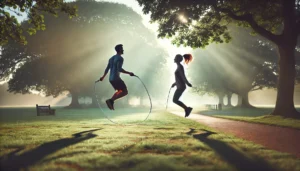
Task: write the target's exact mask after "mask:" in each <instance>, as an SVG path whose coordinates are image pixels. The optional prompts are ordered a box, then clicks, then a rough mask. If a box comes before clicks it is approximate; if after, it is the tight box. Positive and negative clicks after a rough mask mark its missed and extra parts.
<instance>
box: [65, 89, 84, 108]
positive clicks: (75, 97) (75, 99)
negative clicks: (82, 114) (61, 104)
mask: <svg viewBox="0 0 300 171" xmlns="http://www.w3.org/2000/svg"><path fill="white" fill-rule="evenodd" d="M71 94H72V101H71V103H70V105H69V106H68V108H80V107H81V106H80V104H79V101H78V94H77V93H76V92H71Z"/></svg>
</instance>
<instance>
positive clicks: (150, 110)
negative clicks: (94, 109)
mask: <svg viewBox="0 0 300 171" xmlns="http://www.w3.org/2000/svg"><path fill="white" fill-rule="evenodd" d="M133 77H136V78H138V79H139V80H140V82H141V83H142V84H143V86H144V88H145V90H146V92H147V94H148V97H149V101H150V108H149V113H148V115H147V117H146V118H145V119H144V120H142V121H141V122H144V121H146V120H147V119H148V117H149V116H150V114H151V112H152V100H151V97H150V94H149V91H148V89H147V87H146V85H145V84H144V82H143V81H142V80H141V79H140V77H138V76H137V75H133ZM96 84H97V82H95V84H94V94H95V97H96V100H97V103H98V106H99V108H100V110H101V111H102V113H103V114H104V116H105V117H106V119H108V120H109V121H110V122H111V123H114V124H119V123H117V122H115V121H113V120H111V119H110V118H109V117H108V116H107V115H106V113H105V112H104V110H103V109H102V107H101V105H100V103H99V98H98V95H97V94H96Z"/></svg>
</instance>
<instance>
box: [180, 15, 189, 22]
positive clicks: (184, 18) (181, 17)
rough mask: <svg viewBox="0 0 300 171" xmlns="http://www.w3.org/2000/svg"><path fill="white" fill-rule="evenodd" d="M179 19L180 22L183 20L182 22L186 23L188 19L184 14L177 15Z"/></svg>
mask: <svg viewBox="0 0 300 171" xmlns="http://www.w3.org/2000/svg"><path fill="white" fill-rule="evenodd" d="M178 18H179V20H180V21H181V22H183V23H187V22H188V21H187V19H186V17H185V16H184V15H179V17H178Z"/></svg>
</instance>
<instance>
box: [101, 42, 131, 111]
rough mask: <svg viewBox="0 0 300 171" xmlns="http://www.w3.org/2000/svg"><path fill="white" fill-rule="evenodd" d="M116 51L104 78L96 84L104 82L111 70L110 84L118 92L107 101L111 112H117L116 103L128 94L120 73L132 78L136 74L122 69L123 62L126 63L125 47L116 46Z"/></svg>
mask: <svg viewBox="0 0 300 171" xmlns="http://www.w3.org/2000/svg"><path fill="white" fill-rule="evenodd" d="M115 50H116V52H117V54H116V55H114V56H112V57H111V58H110V59H109V61H108V64H107V67H106V69H105V71H104V74H103V76H102V77H100V79H99V80H97V81H96V82H99V81H103V80H104V78H105V76H106V74H107V73H108V71H109V70H110V75H109V82H110V83H111V85H112V86H113V88H114V89H115V90H116V92H115V94H114V95H113V96H112V98H111V99H107V100H106V104H107V106H108V108H109V109H110V110H115V109H114V102H115V101H116V100H118V99H120V98H122V97H124V96H126V95H127V94H128V90H127V87H126V84H125V83H124V81H123V80H122V79H121V77H120V73H124V74H129V75H130V76H134V74H133V73H132V72H128V71H126V70H124V69H123V68H122V66H123V62H124V59H123V57H122V56H121V55H122V54H124V50H123V45H122V44H118V45H116V46H115Z"/></svg>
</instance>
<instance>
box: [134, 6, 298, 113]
mask: <svg viewBox="0 0 300 171" xmlns="http://www.w3.org/2000/svg"><path fill="white" fill-rule="evenodd" d="M138 2H139V4H140V5H142V6H143V12H144V13H145V14H148V13H151V20H152V21H156V22H158V24H159V29H158V31H159V35H158V36H159V37H173V43H175V44H183V45H186V46H191V47H194V48H196V47H205V46H207V45H208V44H209V43H211V42H216V43H223V42H224V41H225V42H228V41H229V40H230V35H229V33H228V31H227V25H228V23H237V24H238V25H240V26H244V27H250V28H251V29H253V31H254V32H255V33H258V34H259V35H261V36H262V37H264V38H266V39H267V40H269V41H271V42H272V43H274V44H275V45H276V46H277V48H278V51H279V67H280V69H279V74H278V76H279V79H278V85H277V99H276V106H275V109H274V111H273V112H272V114H273V115H281V116H284V117H292V118H299V117H300V114H299V113H298V112H297V111H296V109H295V105H294V101H293V95H294V84H295V74H296V71H295V56H294V52H295V47H296V44H297V37H298V36H299V34H300V1H299V0H264V1H260V0H251V1H250V0H244V1H238V0H219V1H217V0H201V1H194V0H186V1H178V0H176V1H164V0H155V1H154V0H152V1H151V0H138Z"/></svg>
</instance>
